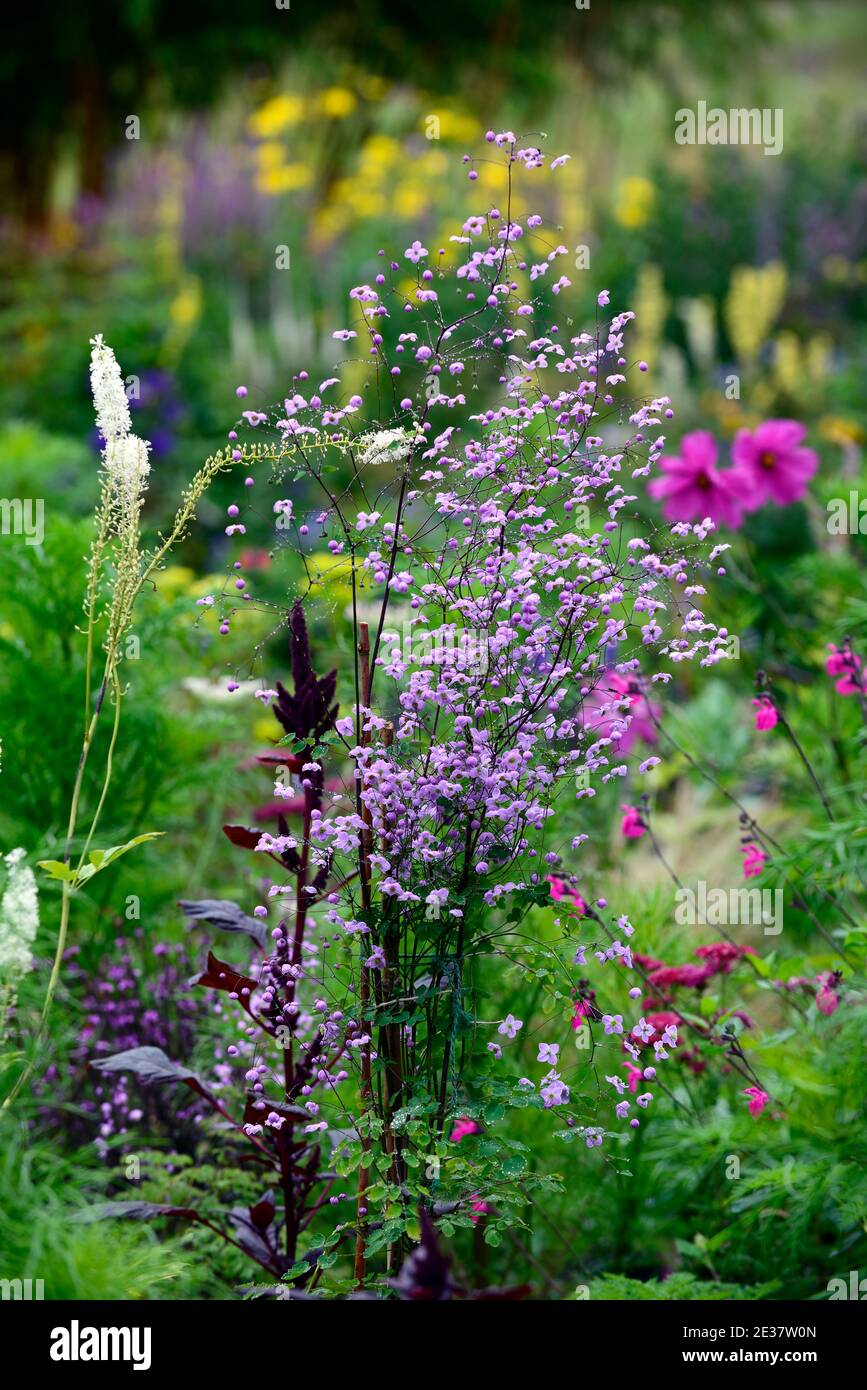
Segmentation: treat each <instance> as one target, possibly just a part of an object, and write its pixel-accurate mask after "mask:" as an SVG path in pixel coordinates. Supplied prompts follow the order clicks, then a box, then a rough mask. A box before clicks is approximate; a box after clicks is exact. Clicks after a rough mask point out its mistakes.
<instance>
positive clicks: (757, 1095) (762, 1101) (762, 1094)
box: [741, 1086, 770, 1119]
mask: <svg viewBox="0 0 867 1390" xmlns="http://www.w3.org/2000/svg"><path fill="white" fill-rule="evenodd" d="M741 1095H742V1096H749V1098H750V1104H749V1112H750V1114H751V1115H752V1116H753V1118H754V1119H757V1118H758V1116H759V1115H761V1113H762V1111H763V1110H764V1108H765V1106H766V1105H767V1103H768V1101H769V1100H770V1096H769V1095H768V1093H767V1091H762V1090H760V1089H759V1087H758V1086H747V1087H746V1089H745V1090H743V1091H741Z"/></svg>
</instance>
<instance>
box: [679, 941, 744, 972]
mask: <svg viewBox="0 0 867 1390" xmlns="http://www.w3.org/2000/svg"><path fill="white" fill-rule="evenodd" d="M755 954H756V951H755V947H754V946H735V945H733V943H732V942H730V941H712V942H711V943H710V945H709V946H697V947H696V948H695V950H694V951H693V955H695V956H698V958H699V960H703V961H705V963H706V965H707V967H708V969H709V970H710V971H711V973H712V974H714V975H728V974H730V973H731V970H732V967H733V965H734V964H735V962H736V961H738V960H740V959H741V958H742V957H743V956H754V955H755Z"/></svg>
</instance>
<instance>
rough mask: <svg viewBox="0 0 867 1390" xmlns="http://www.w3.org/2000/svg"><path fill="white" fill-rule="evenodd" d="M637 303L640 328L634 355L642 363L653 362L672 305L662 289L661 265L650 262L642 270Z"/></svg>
mask: <svg viewBox="0 0 867 1390" xmlns="http://www.w3.org/2000/svg"><path fill="white" fill-rule="evenodd" d="M634 300H635V322H636V325H637V327H638V336H637V338H636V341H635V353H636V356H637V357H638V358H639V359H642V358H646V359H648V360H651V361H652V359H654V358H655V357H656V355H657V348H658V346H659V342H660V339H661V338H662V330H663V328H664V326H665V316H666V314H667V313H668V303H669V301H668V296H667V295H666V293H665V290H664V288H663V280H662V270H661V268H660V267H659V266H658V265H652V264H651V263H650V262H648V263H647V264H646V265H643V266H642V267H641V269H640V270H639V272H638V277H637V279H636V282H635V295H634Z"/></svg>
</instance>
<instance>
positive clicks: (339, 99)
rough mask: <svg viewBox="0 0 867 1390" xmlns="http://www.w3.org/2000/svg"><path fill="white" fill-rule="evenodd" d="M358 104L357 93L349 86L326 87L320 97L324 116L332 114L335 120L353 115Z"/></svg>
mask: <svg viewBox="0 0 867 1390" xmlns="http://www.w3.org/2000/svg"><path fill="white" fill-rule="evenodd" d="M357 105H358V102H357V101H356V98H355V93H354V92H350V91H349V89H348V88H347V87H326V88H325V91H324V92H322V93H321V95H320V97H319V107H320V110H321V111H322V114H323V116H331V117H332V118H333V119H335V120H341V119H342V118H343V117H344V116H351V115H352V112H353V111H354V110H355V108H356V106H357Z"/></svg>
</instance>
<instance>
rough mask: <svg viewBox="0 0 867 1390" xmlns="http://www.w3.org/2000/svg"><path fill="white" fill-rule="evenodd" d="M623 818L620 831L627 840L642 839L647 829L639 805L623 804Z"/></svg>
mask: <svg viewBox="0 0 867 1390" xmlns="http://www.w3.org/2000/svg"><path fill="white" fill-rule="evenodd" d="M620 809H621V810H622V811H623V813H624V814H623V819H622V820H621V822H620V833H621V835H623V836H624V837H625V838H626V839H627V840H640V839H641V836H642V835H643V834H644V832H645V830H646V829H647V827H646V825H645V824H644V821H643V820H642V819H641V812H640V811H639V809H638V807H637V806H621V808H620Z"/></svg>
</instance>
